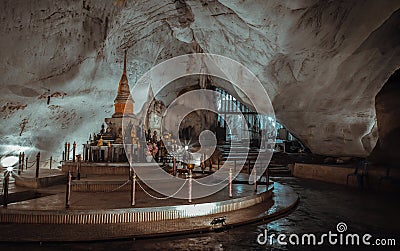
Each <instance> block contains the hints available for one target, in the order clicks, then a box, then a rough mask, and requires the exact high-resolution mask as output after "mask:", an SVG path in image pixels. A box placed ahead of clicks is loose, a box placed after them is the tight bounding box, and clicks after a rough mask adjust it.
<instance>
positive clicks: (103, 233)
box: [0, 176, 298, 241]
mask: <svg viewBox="0 0 400 251" xmlns="http://www.w3.org/2000/svg"><path fill="white" fill-rule="evenodd" d="M114 178H115V179H116V180H118V179H117V177H114ZM121 178H122V179H123V178H124V176H121ZM253 188H254V187H253V186H252V185H244V184H235V185H234V186H233V198H229V197H228V191H227V188H225V189H223V190H221V191H219V192H218V193H216V194H214V195H212V196H209V197H206V198H201V199H196V200H193V202H192V203H189V202H188V201H187V200H180V199H165V200H164V199H155V198H156V197H158V198H161V197H159V196H161V195H158V194H156V193H154V192H153V196H154V197H150V196H149V195H148V194H146V193H145V192H144V191H141V190H140V189H138V190H137V191H136V198H137V199H136V206H134V207H131V206H130V198H129V196H130V193H129V192H128V191H114V192H103V193H100V192H97V193H90V192H72V194H71V203H70V205H71V206H70V209H68V210H67V209H65V208H64V205H65V204H64V203H65V186H54V187H49V188H46V189H42V190H39V192H44V191H45V192H46V193H50V194H53V195H48V196H45V197H40V198H36V199H32V200H27V201H21V202H17V203H11V204H9V205H8V207H7V208H1V209H0V222H1V223H0V231H1V233H2V235H1V236H0V241H83V240H104V239H116V238H141V237H150V236H162V235H173V234H182V233H191V232H204V231H212V230H213V226H212V225H211V224H210V223H211V221H212V220H213V219H214V218H215V217H221V216H225V217H226V224H227V226H229V227H233V226H237V225H241V224H245V223H249V222H253V221H258V220H262V219H271V218H274V217H277V216H279V215H281V214H284V213H286V212H287V211H288V210H290V209H292V208H293V207H295V205H296V204H297V201H298V196H297V194H296V193H294V192H293V190H291V188H289V187H285V186H282V185H280V184H279V183H275V184H274V185H269V189H268V190H266V186H265V185H264V186H262V185H260V186H259V188H258V193H255V192H254V189H253Z"/></svg>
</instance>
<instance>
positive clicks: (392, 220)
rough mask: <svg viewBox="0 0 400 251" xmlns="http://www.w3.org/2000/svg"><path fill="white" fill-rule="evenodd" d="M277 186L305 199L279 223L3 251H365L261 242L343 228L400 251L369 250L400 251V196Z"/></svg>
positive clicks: (298, 184) (310, 184)
mask: <svg viewBox="0 0 400 251" xmlns="http://www.w3.org/2000/svg"><path fill="white" fill-rule="evenodd" d="M277 181H279V182H281V183H282V184H287V185H290V186H292V187H293V188H294V189H295V191H297V192H298V193H299V194H300V203H299V206H298V207H297V208H296V209H295V211H294V212H292V213H291V214H290V215H288V216H286V217H284V218H281V219H278V220H276V221H273V222H269V223H263V222H259V223H256V224H251V225H246V226H242V227H238V228H234V229H228V230H225V231H222V232H215V233H205V234H195V235H185V236H173V237H164V238H155V239H143V240H118V241H106V242H89V243H45V244H42V245H39V244H37V243H35V244H24V245H14V244H0V248H1V249H2V250H7V249H8V250H11V249H10V248H12V249H13V250H28V249H29V250H55V249H57V250H342V249H349V248H350V249H351V250H354V249H362V250H365V246H347V247H346V246H329V245H328V246H326V245H325V246H318V247H317V246H307V245H305V246H284V245H279V244H278V243H277V242H276V241H274V242H273V244H272V245H269V244H266V245H260V244H258V243H257V236H258V235H259V234H260V233H263V232H264V229H267V233H268V235H272V234H275V235H278V234H282V233H284V234H292V233H296V234H303V233H314V234H323V233H328V231H335V232H336V226H337V224H338V223H339V222H344V223H346V225H347V233H358V234H360V235H361V234H364V233H370V234H371V235H372V236H373V238H395V239H396V242H397V244H398V245H397V248H396V247H379V249H375V248H374V247H371V248H368V249H367V250H399V249H400V248H399V245H400V225H399V224H400V217H399V216H398V212H399V209H400V203H399V201H398V196H397V195H395V194H388V193H377V192H371V191H365V190H364V191H361V190H356V189H346V188H345V187H343V186H340V185H334V184H328V183H323V182H317V181H310V180H302V179H297V178H292V177H287V178H279V179H277Z"/></svg>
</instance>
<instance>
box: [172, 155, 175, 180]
mask: <svg viewBox="0 0 400 251" xmlns="http://www.w3.org/2000/svg"><path fill="white" fill-rule="evenodd" d="M172 169H173V174H174V176H176V158H175V155H174V156H173V157H172Z"/></svg>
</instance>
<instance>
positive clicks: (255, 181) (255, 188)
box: [253, 165, 257, 192]
mask: <svg viewBox="0 0 400 251" xmlns="http://www.w3.org/2000/svg"><path fill="white" fill-rule="evenodd" d="M253 170H254V191H255V192H257V167H256V166H255V165H254V167H253Z"/></svg>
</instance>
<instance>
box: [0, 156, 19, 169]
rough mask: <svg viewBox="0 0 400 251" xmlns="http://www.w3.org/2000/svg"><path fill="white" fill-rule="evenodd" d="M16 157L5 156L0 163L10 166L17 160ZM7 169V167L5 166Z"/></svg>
mask: <svg viewBox="0 0 400 251" xmlns="http://www.w3.org/2000/svg"><path fill="white" fill-rule="evenodd" d="M18 160H19V159H18V157H16V156H8V157H5V158H3V159H2V160H1V165H2V166H4V167H12V166H13V165H15V164H16V163H17V162H18ZM7 170H8V168H7ZM11 170H12V168H11Z"/></svg>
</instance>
